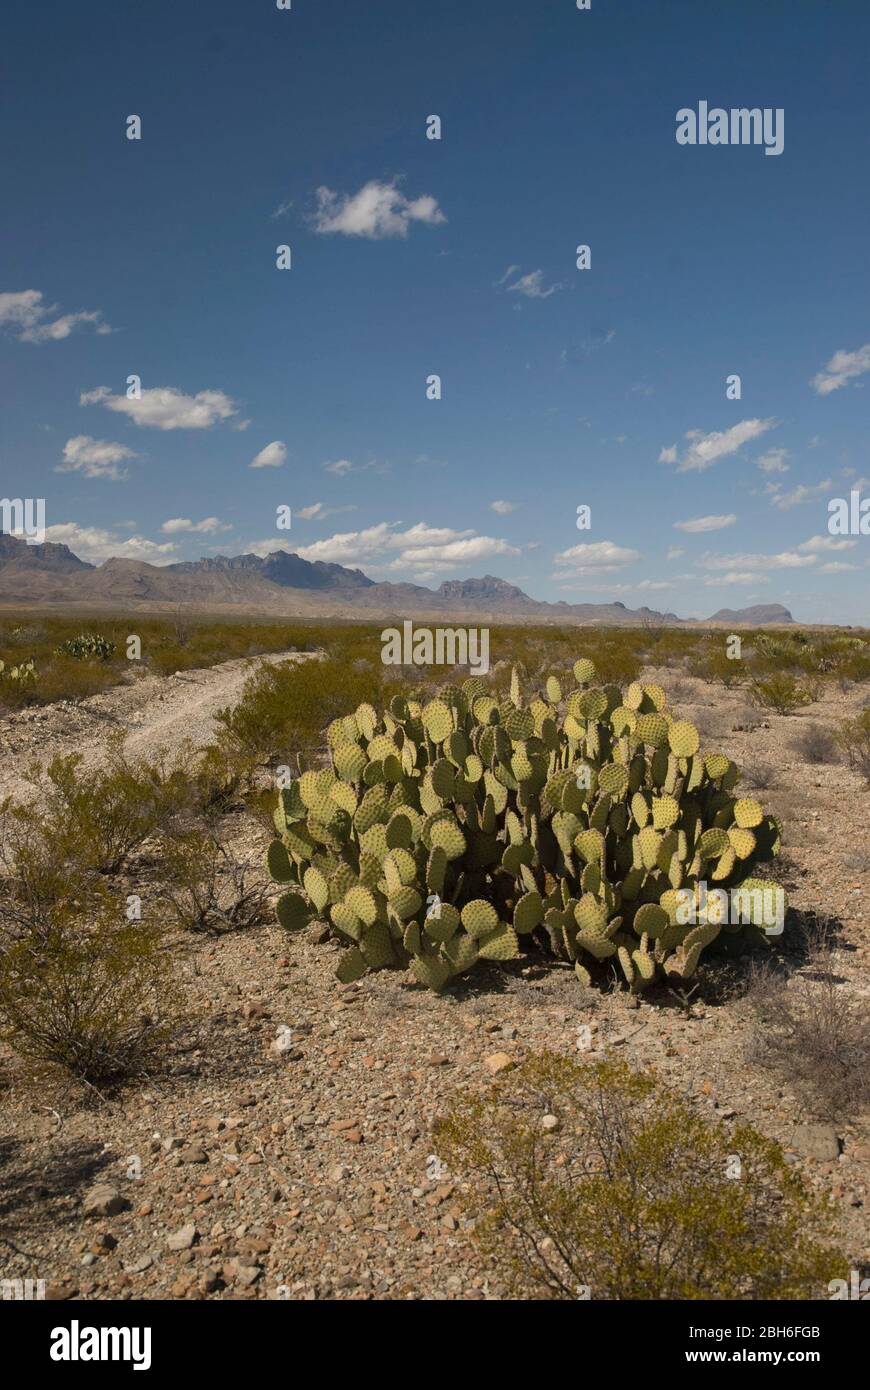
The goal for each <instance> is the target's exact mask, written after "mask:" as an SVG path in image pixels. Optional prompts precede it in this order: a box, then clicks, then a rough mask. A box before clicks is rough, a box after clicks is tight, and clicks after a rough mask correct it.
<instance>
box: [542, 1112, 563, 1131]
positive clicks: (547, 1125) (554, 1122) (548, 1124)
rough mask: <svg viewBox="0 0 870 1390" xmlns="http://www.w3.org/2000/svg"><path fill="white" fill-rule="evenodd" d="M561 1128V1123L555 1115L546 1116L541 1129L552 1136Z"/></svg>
mask: <svg viewBox="0 0 870 1390" xmlns="http://www.w3.org/2000/svg"><path fill="white" fill-rule="evenodd" d="M558 1128H559V1121H558V1119H557V1117H556V1116H555V1115H544V1117H543V1118H542V1120H541V1129H543V1130H546V1132H547V1133H548V1134H551V1133H552V1132H553V1130H554V1129H558Z"/></svg>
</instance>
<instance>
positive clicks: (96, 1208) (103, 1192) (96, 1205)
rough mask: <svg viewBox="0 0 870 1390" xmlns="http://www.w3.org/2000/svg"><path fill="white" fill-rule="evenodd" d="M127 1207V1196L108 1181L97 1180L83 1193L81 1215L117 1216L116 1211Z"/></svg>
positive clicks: (128, 1205)
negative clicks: (94, 1184) (123, 1195)
mask: <svg viewBox="0 0 870 1390" xmlns="http://www.w3.org/2000/svg"><path fill="white" fill-rule="evenodd" d="M129 1208H130V1203H129V1202H128V1201H127V1198H126V1197H122V1196H121V1194H120V1192H119V1191H118V1189H117V1187H112V1185H111V1183H108V1182H98V1183H97V1184H96V1186H94V1187H92V1188H90V1189H89V1190H88V1191H87V1192H86V1193H85V1195H84V1199H83V1201H82V1215H83V1216H117V1215H118V1212H121V1211H128V1210H129Z"/></svg>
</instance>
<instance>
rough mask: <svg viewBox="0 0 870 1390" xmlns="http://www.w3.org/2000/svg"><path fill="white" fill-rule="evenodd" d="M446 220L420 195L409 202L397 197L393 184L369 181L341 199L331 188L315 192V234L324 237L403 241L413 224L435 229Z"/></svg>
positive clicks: (400, 195) (426, 196)
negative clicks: (335, 236)
mask: <svg viewBox="0 0 870 1390" xmlns="http://www.w3.org/2000/svg"><path fill="white" fill-rule="evenodd" d="M446 221H447V218H446V217H445V216H444V213H443V212H442V211H441V209H440V207H439V206H438V202H437V200H436V199H435V198H433V197H431V196H430V195H429V194H423V196H422V197H420V198H413V199H409V198H406V197H405V195H404V194H403V193H400V192H399V190H398V188H397V187H396V182H395V181H394V182H393V183H380V182H379V181H378V180H377V179H371V180H370V181H369V182H368V183H367V184H365V185H364V186H363V187H362V188H361V189H360V190H359V192H358V193H353V194H345V195H344V196H340V195H339V194H338V193H334V192H333V191H332V189H330V188H318V190H317V212H316V214H315V216H314V230H315V231H317V232H321V233H323V234H330V233H333V232H339V233H341V235H342V236H362V237H370V238H371V239H372V240H380V239H382V238H384V237H406V236H407V235H408V228H409V227H410V225H411V223H412V222H422V223H424V224H425V225H427V226H430V227H435V226H438V225H439V223H442V222H446Z"/></svg>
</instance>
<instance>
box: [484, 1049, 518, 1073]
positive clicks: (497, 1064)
mask: <svg viewBox="0 0 870 1390" xmlns="http://www.w3.org/2000/svg"><path fill="white" fill-rule="evenodd" d="M483 1065H484V1066H485V1067H486V1069H487V1071H488V1072H489V1074H490V1076H498V1075H499V1074H500V1073H501V1072H503V1071H510V1069H511V1067H513V1066H515V1065H516V1064H515V1062H514V1059H513V1057H511V1055H510V1053H509V1052H491V1053H490V1055H489V1056H488V1057H485V1058H484V1061H483Z"/></svg>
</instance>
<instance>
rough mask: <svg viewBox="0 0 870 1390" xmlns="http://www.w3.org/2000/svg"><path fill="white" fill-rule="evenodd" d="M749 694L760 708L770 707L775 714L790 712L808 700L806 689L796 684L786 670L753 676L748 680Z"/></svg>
mask: <svg viewBox="0 0 870 1390" xmlns="http://www.w3.org/2000/svg"><path fill="white" fill-rule="evenodd" d="M750 694H751V696H752V699H753V700H754V701H755V703H756V704H757V705H758V706H759V707H760V708H761V709H772V710H775V711H776V713H777V714H791V712H792V710H795V709H798V708H799V707H800V706H801V705H806V704H809V701H810V697H809V695H808V694H807V692H806V690H804V688H803V687H802V686H801V685H799V684H798V682H797V681H796V679H795V677H794V676H792V675H789V674H788V673H786V672H779V673H774V674H773V675H770V676H766V677H759V676H753V678H752V680H751V681H750Z"/></svg>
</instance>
